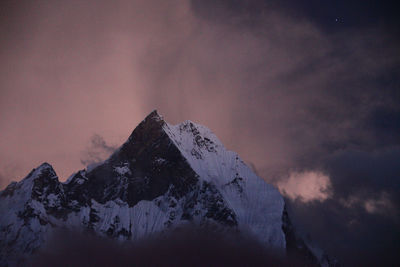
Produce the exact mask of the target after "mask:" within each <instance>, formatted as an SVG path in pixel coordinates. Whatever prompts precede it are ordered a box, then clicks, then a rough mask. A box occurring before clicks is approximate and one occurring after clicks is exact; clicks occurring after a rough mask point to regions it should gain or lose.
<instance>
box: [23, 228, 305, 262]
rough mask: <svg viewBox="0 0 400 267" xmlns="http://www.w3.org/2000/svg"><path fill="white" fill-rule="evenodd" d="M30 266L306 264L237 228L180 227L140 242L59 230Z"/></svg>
mask: <svg viewBox="0 0 400 267" xmlns="http://www.w3.org/2000/svg"><path fill="white" fill-rule="evenodd" d="M30 263H31V264H30V266H54V265H57V266H243V265H246V266H289V265H293V264H295V265H299V264H300V265H304V264H305V262H304V261H302V260H300V259H299V258H287V257H283V255H280V254H278V253H277V252H275V251H272V250H267V249H265V248H264V247H262V246H261V245H260V244H259V243H257V242H256V241H254V240H253V239H251V238H249V237H246V236H240V235H238V233H237V232H231V231H228V232H225V233H222V232H219V231H216V229H212V228H211V227H208V228H205V229H204V228H203V229H196V228H192V227H189V228H188V227H181V228H180V229H177V230H173V231H172V232H170V233H169V232H167V233H163V234H158V235H154V236H152V237H150V238H147V239H144V240H140V242H129V243H124V242H117V241H112V240H109V239H106V238H102V237H95V236H92V235H90V234H88V233H86V234H79V233H74V232H72V233H71V232H65V233H58V234H57V235H56V236H54V237H53V239H52V240H51V241H50V242H49V243H48V244H47V245H46V247H44V248H43V249H42V250H40V251H38V253H37V255H36V256H35V258H34V259H33V260H32V259H31V260H30Z"/></svg>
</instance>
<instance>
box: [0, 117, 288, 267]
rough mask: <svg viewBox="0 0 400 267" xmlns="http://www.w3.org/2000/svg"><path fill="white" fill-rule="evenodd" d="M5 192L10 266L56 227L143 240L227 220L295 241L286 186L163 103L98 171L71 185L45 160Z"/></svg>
mask: <svg viewBox="0 0 400 267" xmlns="http://www.w3.org/2000/svg"><path fill="white" fill-rule="evenodd" d="M0 197H1V198H2V199H1V201H0V266H1V265H6V264H5V263H6V262H8V261H10V259H12V257H14V256H21V254H20V253H21V252H22V253H24V254H31V253H33V252H34V251H35V250H37V249H38V248H39V247H41V246H42V245H43V244H44V243H45V242H46V238H47V233H50V232H51V230H52V229H53V228H55V227H64V228H67V229H76V228H82V229H87V230H90V231H93V232H94V233H96V234H98V235H103V236H108V237H110V238H115V239H118V240H138V239H141V238H143V237H145V236H148V235H151V234H154V233H161V232H163V231H167V230H169V229H173V228H174V227H179V226H182V225H185V224H188V225H195V226H206V225H218V226H221V227H227V229H228V228H230V229H234V230H239V231H243V233H245V234H250V235H251V236H254V237H255V238H256V239H257V241H259V242H260V243H261V244H263V245H265V246H266V247H271V248H274V249H277V250H285V249H287V248H288V247H291V244H290V242H291V241H290V239H288V238H287V237H288V235H287V234H286V232H285V231H284V227H283V226H284V224H283V223H284V222H283V218H284V200H283V197H282V196H281V195H280V193H279V191H278V190H277V189H276V188H274V187H273V186H272V185H269V184H267V183H266V182H265V181H264V180H263V179H261V178H260V177H258V176H257V175H256V174H255V173H254V172H253V171H252V170H251V169H250V168H249V167H248V166H246V164H245V163H244V162H243V161H242V160H241V159H240V158H239V156H238V154H237V153H235V152H232V151H229V150H227V149H226V148H225V147H224V146H223V144H222V143H221V142H220V141H219V140H218V138H217V137H216V136H215V135H214V134H213V133H212V132H211V130H209V129H208V128H207V127H205V126H202V125H200V124H196V123H194V122H191V121H185V122H183V123H181V124H177V125H170V124H168V123H167V122H165V121H164V119H163V118H162V116H160V115H159V114H158V112H157V110H154V111H152V112H151V113H150V114H149V115H148V116H147V117H146V118H145V119H144V120H143V121H142V122H141V123H140V124H139V125H138V126H137V127H136V128H135V129H134V130H133V132H132V133H131V135H130V136H129V138H128V140H127V141H126V142H125V143H124V144H123V145H122V146H121V147H120V148H119V149H118V150H116V151H115V152H114V153H113V155H111V157H110V158H109V159H107V160H106V161H104V162H102V163H99V165H98V166H96V167H94V168H93V169H91V170H85V171H79V172H77V173H75V174H74V175H73V176H72V177H71V178H70V179H69V180H68V182H67V183H63V184H62V183H60V182H59V181H58V178H57V175H56V173H55V172H54V170H53V168H52V166H51V165H50V164H48V163H46V162H45V163H43V164H41V165H40V166H39V167H38V168H36V169H33V170H32V171H31V173H30V174H29V175H28V176H27V177H26V178H24V179H23V180H22V181H20V182H19V183H13V184H11V185H10V186H9V187H7V189H6V190H5V191H3V192H1V193H0ZM20 233H23V234H20ZM10 244H11V245H10Z"/></svg>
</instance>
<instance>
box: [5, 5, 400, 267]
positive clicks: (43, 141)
mask: <svg viewBox="0 0 400 267" xmlns="http://www.w3.org/2000/svg"><path fill="white" fill-rule="evenodd" d="M398 11H399V10H398V9H397V8H396V6H395V3H394V1H385V2H383V1H375V0H367V1H355V0H350V1H342V0H337V1H333V0H330V1H316V0H309V1H295V0H283V1H277V0H269V1H267V0H249V1H241V0H214V1H212V0H202V1H201V0H192V1H190V0H170V1H162V0H151V1H149V0H147V1H145V0H134V1H125V0H116V1H105V0H100V1H90V0H89V1H77V0H71V1H49V0H38V1H18V2H15V1H8V0H5V1H2V3H1V4H0V32H1V35H0V188H4V187H5V186H6V185H7V184H8V183H9V182H10V181H12V180H20V179H22V178H23V177H24V176H25V175H27V174H28V173H29V171H30V170H31V169H32V168H35V167H37V166H38V165H40V164H41V163H42V162H45V161H46V162H49V163H50V164H52V165H53V167H54V168H55V170H56V172H57V174H58V175H59V178H60V180H61V181H64V180H66V179H67V178H68V176H69V175H71V174H72V173H73V172H75V171H77V170H79V169H83V168H85V166H86V165H88V164H90V163H93V162H96V161H100V160H103V159H105V158H107V156H108V155H109V154H110V153H112V151H113V150H115V149H116V148H117V147H118V146H120V145H121V144H122V143H123V142H124V141H125V140H126V139H127V137H128V136H129V135H130V133H131V132H132V130H133V129H134V128H135V126H136V125H137V124H138V123H139V122H140V121H141V120H142V119H143V118H144V117H145V116H146V115H147V114H148V113H150V112H151V111H152V110H154V109H157V110H158V111H159V113H160V114H162V115H163V116H164V118H165V120H166V121H168V122H170V123H173V124H175V123H179V122H181V121H184V120H188V119H189V120H192V121H195V122H197V123H200V124H203V125H205V126H207V127H208V128H210V129H211V130H212V131H213V132H214V133H215V134H216V135H217V136H218V137H219V139H220V140H221V141H222V142H223V143H224V144H225V146H226V147H227V148H228V149H230V150H233V151H236V152H238V153H239V155H240V156H241V157H242V158H243V160H244V161H245V162H247V163H248V164H249V165H250V166H251V167H252V168H253V169H254V170H255V171H256V172H257V173H258V175H259V176H261V177H262V178H264V179H265V180H266V181H267V182H269V183H272V184H274V185H275V186H276V187H277V188H279V190H280V191H281V192H282V194H283V195H284V196H285V198H286V200H287V203H288V208H289V213H290V215H291V216H292V218H293V220H294V221H295V223H296V225H298V227H299V228H300V229H301V231H304V233H307V234H309V235H310V237H311V238H312V239H313V240H314V241H315V242H316V243H317V244H319V245H320V246H321V247H323V248H324V249H325V250H326V251H327V252H328V253H329V254H331V255H333V256H335V257H337V258H338V259H339V261H341V262H343V263H344V264H347V265H350V266H352V265H366V264H371V265H376V264H377V263H381V264H382V263H387V264H390V263H394V262H399V261H400V260H399V258H398V257H397V255H396V252H397V251H398V250H399V248H400V247H399V246H400V244H399V240H400V217H399V216H400V215H399V212H398V211H399V205H400V193H399V192H400V181H399V179H400V164H399V163H400V134H399V133H400V78H399V77H400V50H399V49H398V47H400V39H399V36H400V34H399V29H400V27H399V26H400V23H399V19H398V16H397V14H398Z"/></svg>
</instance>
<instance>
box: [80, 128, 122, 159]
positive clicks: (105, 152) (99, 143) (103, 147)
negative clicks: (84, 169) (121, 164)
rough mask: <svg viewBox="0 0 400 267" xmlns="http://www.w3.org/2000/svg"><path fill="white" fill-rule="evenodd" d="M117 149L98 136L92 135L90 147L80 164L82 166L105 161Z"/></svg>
mask: <svg viewBox="0 0 400 267" xmlns="http://www.w3.org/2000/svg"><path fill="white" fill-rule="evenodd" d="M116 149H117V146H112V145H108V144H107V143H106V141H105V140H104V138H103V137H102V136H101V135H99V134H94V135H93V136H92V137H91V138H90V145H89V147H88V148H87V150H86V151H85V152H84V156H83V158H81V163H82V164H83V165H84V166H88V165H91V164H96V163H99V162H101V161H103V160H105V159H106V158H107V157H108V156H110V155H111V154H112V152H114V151H115V150H116Z"/></svg>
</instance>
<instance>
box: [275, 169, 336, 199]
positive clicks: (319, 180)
mask: <svg viewBox="0 0 400 267" xmlns="http://www.w3.org/2000/svg"><path fill="white" fill-rule="evenodd" d="M277 186H278V188H279V190H280V191H281V192H282V193H283V194H284V195H285V196H287V197H289V198H290V199H292V200H299V201H301V202H311V201H320V202H323V201H325V200H327V199H328V198H330V197H331V196H332V192H331V181H330V178H329V176H327V175H326V174H323V173H322V172H318V171H304V172H291V173H290V175H289V177H288V178H287V179H286V180H280V181H279V182H278V183H277Z"/></svg>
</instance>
